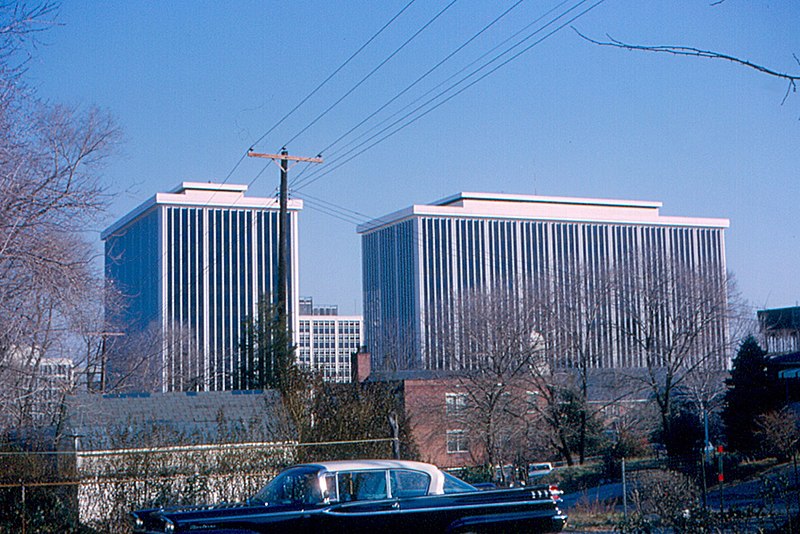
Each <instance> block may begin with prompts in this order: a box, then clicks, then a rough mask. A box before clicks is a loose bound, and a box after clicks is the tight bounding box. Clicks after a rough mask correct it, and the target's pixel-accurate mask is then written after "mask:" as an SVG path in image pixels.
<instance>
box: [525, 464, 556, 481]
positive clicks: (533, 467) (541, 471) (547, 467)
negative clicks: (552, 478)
mask: <svg viewBox="0 0 800 534" xmlns="http://www.w3.org/2000/svg"><path fill="white" fill-rule="evenodd" d="M552 470H553V464H551V463H550V462H544V463H540V464H528V478H536V477H540V476H544V475H546V474H548V473H549V472H550V471H552Z"/></svg>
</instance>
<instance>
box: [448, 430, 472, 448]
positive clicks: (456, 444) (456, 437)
mask: <svg viewBox="0 0 800 534" xmlns="http://www.w3.org/2000/svg"><path fill="white" fill-rule="evenodd" d="M468 451H469V443H468V441H467V434H466V432H464V431H463V430H448V431H447V452H448V453H449V454H454V453H460V452H468Z"/></svg>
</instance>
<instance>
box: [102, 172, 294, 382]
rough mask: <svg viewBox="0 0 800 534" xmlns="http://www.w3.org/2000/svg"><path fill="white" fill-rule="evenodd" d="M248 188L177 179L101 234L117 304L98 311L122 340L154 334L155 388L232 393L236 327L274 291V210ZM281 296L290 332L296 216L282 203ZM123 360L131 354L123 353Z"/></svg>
mask: <svg viewBox="0 0 800 534" xmlns="http://www.w3.org/2000/svg"><path fill="white" fill-rule="evenodd" d="M246 191H247V186H245V185H232V184H215V183H197V182H183V183H182V184H181V185H180V186H178V187H177V188H176V189H174V190H173V191H171V192H169V193H158V194H156V195H155V196H154V197H152V198H151V199H149V200H147V201H146V202H144V203H143V204H142V205H140V206H139V207H138V208H136V209H135V210H133V211H132V212H130V213H129V214H127V215H126V216H125V217H123V218H122V219H120V220H119V221H117V222H116V223H114V224H113V225H112V226H110V227H109V228H108V229H107V230H106V231H105V232H103V234H102V236H101V237H102V239H103V240H104V241H105V269H106V279H107V280H109V281H111V282H112V283H113V284H114V286H115V287H116V288H117V289H118V290H119V291H120V292H121V293H122V295H123V296H124V297H125V298H126V300H127V303H126V306H125V307H124V308H122V309H119V310H107V315H109V319H110V321H111V324H112V327H114V328H118V329H121V330H122V331H123V332H124V333H125V335H126V336H128V337H135V336H143V335H145V333H147V334H146V335H149V336H150V337H151V338H152V336H157V337H158V339H159V343H160V346H161V351H160V359H161V361H160V362H159V363H160V365H159V366H158V378H160V380H161V384H160V387H157V388H154V389H161V390H163V391H178V390H188V389H195V390H225V389H238V388H239V387H241V385H240V383H239V379H238V378H237V377H240V376H241V373H242V372H243V371H245V370H244V369H243V368H242V365H243V364H242V363H241V361H240V359H239V356H238V343H239V337H240V335H241V333H242V324H243V323H244V321H245V319H246V318H248V317H253V316H255V312H256V308H257V305H258V303H259V300H260V299H272V298H273V296H274V295H275V293H276V292H277V287H278V283H277V270H278V222H279V206H278V200H277V199H275V198H257V197H248V196H245V192H246ZM288 208H289V213H288V219H289V220H288V229H289V232H288V253H289V255H288V259H287V293H288V301H289V316H290V318H292V322H291V324H292V331H293V332H297V327H298V322H297V313H296V310H297V308H298V295H297V273H298V260H297V215H298V212H299V210H301V209H302V201H300V200H289V204H288ZM128 356H130V355H128Z"/></svg>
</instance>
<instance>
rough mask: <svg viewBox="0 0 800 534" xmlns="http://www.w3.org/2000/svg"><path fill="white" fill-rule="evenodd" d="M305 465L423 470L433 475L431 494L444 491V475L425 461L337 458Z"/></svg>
mask: <svg viewBox="0 0 800 534" xmlns="http://www.w3.org/2000/svg"><path fill="white" fill-rule="evenodd" d="M304 465H309V466H319V467H321V468H322V469H324V470H325V471H335V472H337V471H366V470H370V469H411V470H414V471H422V472H423V473H426V474H427V475H429V476H430V477H431V484H430V487H429V489H428V493H429V494H439V493H443V491H444V475H443V474H442V472H441V471H440V470H439V468H438V467H436V466H435V465H432V464H426V463H424V462H413V461H411V460H335V461H330V462H313V463H308V464H304Z"/></svg>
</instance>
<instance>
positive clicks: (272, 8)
mask: <svg viewBox="0 0 800 534" xmlns="http://www.w3.org/2000/svg"><path fill="white" fill-rule="evenodd" d="M408 1H409V0H381V1H375V0H373V1H344V0H343V1H338V2H331V1H304V2H288V1H285V2H267V1H263V2H256V1H250V2H248V1H232V2H218V1H191V2H190V1H181V2H164V1H152V2H151V1H131V2H107V1H103V2H100V1H87V0H83V1H76V0H65V1H64V2H63V5H62V8H61V10H60V14H59V16H58V21H59V22H60V23H61V25H59V26H57V27H54V28H52V29H51V30H49V31H48V32H47V33H45V34H44V35H43V36H42V41H43V43H42V44H41V46H39V47H38V49H37V51H36V56H35V58H34V60H33V62H32V63H31V64H30V69H29V71H28V76H29V80H30V81H31V82H32V84H34V85H35V86H37V87H38V90H39V94H40V95H41V96H42V97H43V98H45V99H48V100H51V101H53V102H60V103H65V104H70V105H75V106H82V107H89V106H92V105H96V106H99V107H101V108H104V109H107V110H109V111H110V112H111V113H112V114H113V115H114V116H115V117H116V119H117V122H118V123H119V125H120V127H121V128H122V130H123V133H124V137H125V141H124V144H123V145H122V147H121V150H120V152H119V154H118V155H116V156H115V157H114V158H113V160H111V162H110V163H109V165H108V167H107V169H106V172H105V178H106V180H107V183H108V185H109V187H110V188H111V189H112V191H113V192H115V193H117V195H116V197H115V199H114V200H113V201H112V203H111V206H110V212H109V217H108V221H107V222H108V223H110V222H112V221H113V220H115V219H116V218H118V217H120V216H122V215H124V214H125V213H126V212H128V211H129V210H130V209H132V208H133V207H135V206H136V205H138V204H139V203H141V202H142V201H144V200H145V199H147V198H149V197H150V196H152V195H153V194H154V193H155V192H157V191H166V190H169V189H172V188H174V187H175V186H176V185H178V184H179V183H180V182H182V181H209V180H212V181H222V180H223V179H225V178H226V177H227V176H228V175H229V174H230V173H231V171H234V172H233V173H232V174H231V176H230V178H229V182H230V183H246V184H250V183H251V182H252V185H251V186H250V192H249V194H251V195H254V196H264V195H271V194H272V193H273V191H274V190H275V187H276V186H277V181H278V173H277V168H276V167H274V166H273V167H272V168H268V169H267V170H266V171H264V172H263V173H261V174H260V175H259V172H260V171H262V168H263V166H264V162H263V161H258V160H254V159H246V160H244V161H242V162H241V164H240V165H238V166H236V164H237V162H238V161H239V160H240V157H241V156H242V154H243V153H244V152H245V151H246V150H247V148H248V147H250V146H251V145H252V143H253V142H254V141H255V140H256V139H258V138H260V137H261V136H262V135H263V134H264V133H265V132H267V131H268V130H269V129H270V128H271V127H272V126H273V125H275V124H276V123H277V122H278V120H279V119H280V118H281V117H283V116H284V115H285V114H286V113H287V112H288V111H289V110H291V109H292V108H294V107H295V106H296V105H297V104H298V103H299V102H300V101H301V99H302V98H303V97H305V96H306V95H308V94H309V93H310V92H311V90H312V89H313V88H315V87H316V86H317V85H318V84H319V83H320V82H321V81H322V80H324V79H325V78H326V77H327V76H328V75H329V74H331V73H332V72H333V71H334V70H335V69H336V68H337V67H339V66H340V65H341V64H342V63H343V62H344V61H345V60H346V59H347V58H348V57H349V56H350V55H351V54H353V52H355V51H356V50H357V49H358V48H359V47H360V46H361V45H363V44H364V43H365V42H366V41H367V40H368V39H369V38H370V37H371V36H372V35H374V34H375V33H376V32H377V31H378V30H379V29H380V28H381V27H382V26H383V25H384V24H385V23H386V22H388V21H389V19H391V18H392V17H393V16H394V15H395V14H396V13H397V12H398V11H400V9H401V8H402V7H403V6H405V5H406V4H407V3H408ZM577 2H578V0H572V1H571V2H567V3H565V4H564V8H568V7H570V6H573V5H575V4H576V3H577ZM447 3H448V2H444V1H440V2H432V1H429V0H416V2H414V3H413V4H412V5H411V6H410V7H408V9H407V10H406V11H405V12H404V13H403V14H402V15H401V16H400V17H398V18H397V20H396V21H395V22H394V23H393V24H392V25H390V26H389V27H388V28H387V29H386V30H385V31H384V32H383V33H382V34H381V35H380V36H379V37H378V38H377V39H375V41H373V42H372V43H371V44H370V45H369V46H368V47H367V48H365V49H364V51H363V52H362V53H361V54H359V55H358V56H357V57H356V58H355V59H354V60H353V61H352V62H351V63H350V64H348V65H347V66H346V67H345V68H344V69H342V71H341V72H340V73H339V74H338V75H337V76H336V77H334V78H333V79H332V80H331V81H330V82H329V83H328V84H326V85H325V86H324V87H323V88H322V89H320V90H319V92H318V93H316V94H315V95H314V96H313V97H312V98H310V99H309V100H308V101H307V102H306V103H305V104H304V105H302V106H301V107H300V108H299V109H298V110H297V111H296V112H295V113H294V114H292V115H291V116H290V117H289V118H288V119H286V120H285V121H284V122H283V123H282V124H280V125H279V126H278V127H277V128H275V129H274V131H273V132H272V133H270V134H269V135H268V136H267V137H266V138H265V139H264V140H263V141H262V142H261V143H259V144H257V145H256V146H255V148H256V149H257V150H259V151H263V152H275V151H277V150H279V149H280V147H281V146H282V145H283V144H284V143H286V142H287V141H289V140H290V139H293V138H294V137H295V136H296V134H298V133H299V132H300V131H301V130H303V129H304V128H305V127H306V126H307V125H309V124H310V123H311V122H312V121H313V119H314V118H315V117H317V116H318V115H319V114H320V113H321V112H322V111H323V110H325V109H326V108H328V107H329V106H330V105H331V104H333V103H334V102H335V101H336V100H337V99H339V98H340V97H342V96H343V95H344V94H345V93H346V92H347V91H348V90H350V89H351V88H352V87H353V86H354V85H355V84H356V83H357V82H358V81H359V80H361V79H362V78H363V77H364V76H365V75H366V74H367V73H368V72H369V71H370V70H372V69H373V68H374V67H375V66H377V65H378V64H379V63H380V62H381V61H383V60H384V59H386V58H387V57H388V56H389V54H391V53H392V52H393V51H395V50H396V49H397V48H398V47H400V45H401V44H402V43H403V42H404V41H405V40H406V39H408V38H409V37H410V36H411V35H412V34H413V33H414V32H416V31H417V30H418V29H419V28H420V27H421V26H422V25H423V24H425V23H426V22H428V21H429V20H430V19H432V18H433V17H434V16H435V14H436V13H437V12H439V11H440V10H442V9H443V8H444V7H445V6H446V5H447ZM513 4H514V2H513V1H491V2H488V1H480V0H458V1H457V2H455V3H454V4H453V5H452V6H451V7H449V8H448V9H447V10H446V11H445V12H444V13H443V14H442V15H441V16H440V17H439V18H438V19H437V20H436V21H434V22H433V23H432V24H431V25H430V26H429V27H428V28H427V29H426V30H425V31H423V32H422V33H420V35H419V36H418V37H417V38H415V39H414V40H412V41H411V42H410V43H409V44H408V45H407V46H406V47H405V48H403V49H402V50H401V51H400V52H399V53H398V54H397V55H396V56H394V57H393V58H392V59H391V60H390V61H388V62H387V63H386V64H385V65H384V66H383V67H382V68H381V69H379V70H378V71H377V72H376V73H375V74H374V75H373V76H371V77H370V78H369V79H367V80H366V81H365V82H364V83H363V84H362V85H361V86H360V87H358V89H356V90H355V91H354V92H353V93H352V94H351V95H350V96H348V97H347V98H345V99H344V100H343V101H342V102H341V103H340V104H339V105H337V106H336V107H334V108H333V109H332V110H331V111H330V112H329V113H328V114H327V115H325V116H324V117H323V118H321V119H320V120H319V121H318V122H316V123H315V124H313V126H311V127H309V128H308V129H307V130H306V131H305V132H303V133H302V134H301V135H299V136H297V137H296V139H294V140H293V141H292V142H291V144H289V145H288V148H289V150H290V152H291V153H293V154H297V155H305V156H313V155H316V154H317V153H318V152H319V151H320V150H321V149H323V148H324V147H326V146H328V145H329V144H330V143H331V142H332V141H334V140H335V139H337V138H338V137H339V136H340V135H342V134H344V133H345V132H347V131H348V130H349V129H350V128H351V127H353V126H355V125H356V124H357V123H358V122H359V121H361V120H362V119H363V118H364V117H366V116H367V115H368V114H369V113H371V112H372V111H374V110H375V109H377V108H378V107H379V106H380V105H382V104H383V103H385V102H386V101H388V100H389V99H390V98H391V97H393V96H395V95H396V94H397V93H398V92H400V91H401V90H402V89H403V88H405V87H406V86H407V85H409V84H410V83H411V82H412V81H414V80H415V79H416V78H417V77H419V76H420V75H421V74H422V73H424V72H425V71H426V70H428V69H429V68H430V67H432V66H433V65H435V64H436V63H437V62H439V61H440V60H441V59H443V58H444V57H445V56H446V55H448V54H449V53H450V52H452V51H453V50H455V49H456V48H457V47H458V46H460V45H461V44H462V43H464V42H465V41H467V39H469V38H470V37H472V36H473V35H474V34H475V33H477V32H478V31H479V30H480V29H481V28H483V27H484V26H486V25H487V24H488V23H489V22H490V21H492V20H493V19H494V18H496V17H497V16H498V15H500V13H502V12H503V11H505V10H506V9H507V8H508V7H511V6H512V5H513ZM558 4H559V2H558V1H557V0H550V1H545V2H539V1H534V0H528V1H525V2H522V3H521V4H520V5H519V6H517V7H516V8H514V9H513V10H512V11H511V12H510V13H509V14H508V15H507V16H506V17H504V18H503V19H502V20H501V21H500V22H499V23H497V24H496V25H495V26H493V27H492V28H491V29H490V30H488V31H487V32H486V33H484V34H483V35H481V37H479V38H478V39H476V40H475V41H474V42H472V43H471V44H470V45H469V46H468V47H466V48H464V50H463V51H462V52H460V53H459V54H458V55H456V56H454V57H453V58H452V59H451V60H449V61H447V62H446V63H445V64H444V65H443V66H442V67H441V68H440V69H439V70H437V71H435V72H434V73H433V74H431V75H430V76H429V77H428V78H426V79H425V80H423V81H422V82H420V83H419V85H418V86H417V87H415V88H414V89H412V90H410V91H409V92H408V93H407V95H404V97H401V98H400V99H398V101H397V102H396V104H397V105H396V106H395V107H392V108H387V109H392V110H394V109H397V108H398V107H401V106H403V105H405V104H406V103H407V102H409V101H411V100H413V99H415V98H417V97H418V96H419V95H420V94H422V93H423V92H425V91H427V90H428V89H430V88H431V87H433V86H435V85H437V84H439V83H440V82H442V81H443V80H445V79H446V78H448V77H449V76H451V75H452V74H453V73H455V72H457V71H458V70H459V69H461V68H463V67H464V66H465V65H467V64H469V63H470V62H472V61H473V60H474V59H475V58H477V57H478V56H480V55H482V54H484V53H485V52H487V51H488V50H490V49H491V48H492V47H494V46H497V45H498V44H499V43H501V42H502V41H503V40H504V39H506V38H508V37H509V36H510V35H511V34H513V33H514V32H516V31H518V30H519V29H521V28H522V27H524V26H526V25H527V24H529V23H530V22H532V21H533V20H535V19H536V18H537V17H539V16H541V15H542V14H544V13H545V12H546V11H547V10H549V9H551V8H553V7H556V6H557V5H558ZM711 4H712V2H710V1H680V0H679V1H671V2H667V1H646V2H642V1H641V0H637V1H633V0H606V1H605V2H604V3H602V4H601V5H599V6H597V7H596V8H594V9H593V10H591V11H590V12H588V13H587V14H585V15H584V16H582V17H581V18H580V19H578V20H577V21H576V22H575V23H574V25H575V26H576V27H577V28H578V29H580V31H581V32H583V33H585V34H587V35H590V36H592V37H596V38H601V39H602V38H603V37H604V36H605V34H609V35H611V36H612V37H614V38H616V39H620V40H623V41H626V42H633V43H641V44H669V45H686V46H694V47H698V48H704V49H710V50H715V51H719V52H724V53H728V54H732V55H736V56H739V57H742V58H744V59H748V60H751V61H753V62H756V63H761V64H764V65H765V66H768V67H771V68H773V69H775V70H781V71H788V72H792V73H795V74H797V73H800V65H799V64H798V62H797V61H796V60H795V58H794V57H793V55H792V54H793V53H795V54H797V55H798V56H800V32H798V31H797V28H798V27H800V3H797V2H793V1H782V2H775V1H769V2H767V1H758V0H755V1H749V2H744V1H741V0H726V1H725V2H723V3H721V4H720V5H716V6H712V5H711ZM590 5H592V3H590V2H587V3H586V4H583V5H582V7H581V8H578V9H576V10H575V11H573V13H578V12H580V11H581V9H583V8H585V7H588V6H590ZM564 8H562V10H563V9H564ZM529 31H530V30H529ZM526 33H528V32H526ZM523 35H525V34H523ZM530 42H532V41H529V43H530ZM505 48H506V47H503V48H501V49H499V50H498V52H499V51H502V50H503V49H505ZM495 54H496V53H495ZM493 55H494V54H493ZM489 57H492V56H489ZM467 72H469V71H467ZM786 90H787V84H786V83H785V82H784V81H782V80H778V79H774V78H771V77H767V76H765V75H762V74H758V73H756V72H755V71H752V70H750V69H746V68H744V67H741V66H737V65H734V64H731V63H728V62H723V61H713V60H707V59H698V58H681V57H672V56H667V55H661V54H653V53H644V52H630V51H623V50H618V49H611V48H604V47H599V46H596V45H593V44H590V43H588V42H586V41H584V40H582V39H581V38H580V37H578V36H577V35H576V34H575V33H574V32H573V31H572V30H570V29H569V28H565V29H564V30H561V31H559V32H558V33H556V34H554V35H552V36H551V37H549V38H548V39H546V40H544V41H543V42H541V43H540V44H538V45H536V46H534V47H533V48H531V49H530V50H529V51H528V52H526V53H525V54H523V55H521V56H520V57H518V58H517V59H515V60H514V61H512V62H510V63H508V64H507V65H505V66H504V67H502V68H500V69H499V70H497V71H496V72H494V73H493V74H492V75H490V76H488V77H486V78H485V79H484V80H482V81H480V82H479V83H477V84H475V85H474V86H473V87H471V88H470V89H468V90H466V91H465V92H463V93H462V94H460V95H458V96H457V97H455V98H453V99H452V100H450V101H449V102H447V103H446V104H444V105H442V106H441V107H439V108H437V109H435V110H434V111H432V112H430V113H429V114H428V115H426V116H425V117H423V118H422V119H420V120H419V121H417V122H415V123H414V124H411V125H410V126H408V127H406V128H404V129H402V130H401V131H400V132H398V133H397V134H396V135H394V136H392V137H391V138H389V139H387V140H385V141H384V142H382V143H381V144H379V145H377V146H375V147H374V148H371V149H370V150H368V151H366V152H364V153H363V154H361V155H360V156H358V157H357V158H355V159H353V160H351V161H349V162H348V163H347V164H345V165H342V166H341V167H339V168H338V169H336V170H333V171H331V172H329V173H328V174H325V175H323V176H320V175H318V176H320V177H319V179H317V180H316V181H314V182H313V183H309V184H308V185H307V186H306V187H304V188H302V189H299V190H298V191H297V194H299V195H300V196H306V198H307V200H308V201H309V202H307V207H306V209H305V210H304V211H303V212H302V213H301V218H300V232H301V234H300V239H301V241H300V242H301V250H300V254H301V256H300V264H301V272H300V274H301V294H303V295H310V296H313V297H314V298H315V302H318V303H330V304H339V306H340V311H341V312H342V313H353V312H359V313H360V312H361V248H360V238H359V237H358V235H357V234H356V232H355V226H356V224H355V222H354V221H353V220H351V217H348V216H345V217H344V218H346V219H348V220H347V221H343V220H341V219H340V218H336V217H333V216H331V215H328V214H324V213H322V212H321V211H318V208H319V202H320V200H322V201H325V202H329V203H332V204H333V205H334V206H336V208H335V209H336V211H337V212H338V215H339V217H341V216H342V215H343V214H345V213H347V212H342V211H340V209H346V210H352V211H354V212H357V213H359V214H361V215H360V216H363V217H378V216H381V215H384V214H386V213H389V212H392V211H395V210H398V209H401V208H404V207H407V206H409V205H411V204H414V203H426V202H431V201H434V200H437V199H439V198H442V197H445V196H449V195H451V194H453V193H456V192H458V191H492V192H505V193H520V194H539V195H552V196H578V197H599V198H621V199H635V200H655V201H661V202H663V208H662V210H661V213H662V214H664V215H678V216H693V217H725V218H729V219H730V220H731V227H730V230H729V231H728V232H727V234H726V242H727V257H728V267H729V270H731V271H732V272H733V273H734V274H735V275H736V277H737V279H738V281H739V285H740V288H741V290H742V292H743V293H744V296H745V297H746V298H747V299H748V300H750V301H751V303H752V304H753V305H754V306H756V307H759V308H761V307H781V306H789V305H794V304H796V303H797V302H798V301H800V276H798V274H797V273H798V266H799V265H800V239H798V226H800V225H798V223H797V220H796V216H797V212H798V206H799V205H800V176H799V174H800V171H799V169H800V94H790V95H789V96H788V98H787V100H786V102H785V103H784V104H783V105H782V104H781V101H782V100H783V97H784V94H785V93H786ZM387 114H388V112H386V113H385V114H384V115H382V116H385V115H387ZM339 146H341V145H339ZM337 148H338V147H334V148H333V149H332V150H331V151H330V152H331V153H333V154H335V150H336V149H337ZM323 155H324V156H327V154H323ZM333 157H335V156H333ZM329 161H332V160H331V159H329ZM302 169H303V167H302V166H299V167H296V168H295V169H293V170H292V173H290V179H291V177H292V176H293V175H294V176H301V177H302V176H306V177H309V176H310V175H309V174H306V175H300V174H299V173H300V172H301V171H302ZM309 172H310V171H309ZM312 202H313V203H314V204H316V206H312ZM315 207H316V208H317V209H314V208H315ZM350 215H352V214H350ZM93 230H95V232H94V235H96V238H95V239H96V241H97V246H98V250H99V249H100V239H99V231H100V230H102V228H96V229H93Z"/></svg>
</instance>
